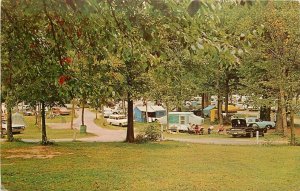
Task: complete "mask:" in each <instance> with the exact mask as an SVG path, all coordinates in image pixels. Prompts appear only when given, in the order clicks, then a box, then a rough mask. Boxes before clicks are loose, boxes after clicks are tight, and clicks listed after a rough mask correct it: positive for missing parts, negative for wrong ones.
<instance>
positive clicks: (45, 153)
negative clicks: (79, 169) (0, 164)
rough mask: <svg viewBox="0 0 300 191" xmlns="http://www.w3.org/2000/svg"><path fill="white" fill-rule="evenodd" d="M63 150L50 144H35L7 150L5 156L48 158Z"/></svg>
mask: <svg viewBox="0 0 300 191" xmlns="http://www.w3.org/2000/svg"><path fill="white" fill-rule="evenodd" d="M61 154H62V153H61V152H58V151H54V149H53V148H52V147H49V146H35V147H31V148H22V149H20V148H18V149H12V150H9V151H6V152H5V155H8V156H5V158H24V159H30V158H39V159H48V158H53V157H55V156H59V155H61Z"/></svg>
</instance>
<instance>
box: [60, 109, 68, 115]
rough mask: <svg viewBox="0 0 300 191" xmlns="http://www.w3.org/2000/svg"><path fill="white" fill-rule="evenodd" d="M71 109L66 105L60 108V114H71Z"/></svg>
mask: <svg viewBox="0 0 300 191" xmlns="http://www.w3.org/2000/svg"><path fill="white" fill-rule="evenodd" d="M70 113H71V111H70V110H68V109H67V108H66V107H61V108H59V114H60V115H70Z"/></svg>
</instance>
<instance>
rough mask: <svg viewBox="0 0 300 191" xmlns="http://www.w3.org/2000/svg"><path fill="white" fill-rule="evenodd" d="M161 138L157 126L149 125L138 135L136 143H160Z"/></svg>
mask: <svg viewBox="0 0 300 191" xmlns="http://www.w3.org/2000/svg"><path fill="white" fill-rule="evenodd" d="M160 137H161V132H160V129H159V127H158V126H157V125H148V126H147V127H146V128H145V130H144V132H142V133H140V134H138V135H137V136H136V138H135V142H136V143H139V144H141V143H147V142H149V141H158V140H159V139H160Z"/></svg>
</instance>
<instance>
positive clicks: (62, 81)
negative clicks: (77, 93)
mask: <svg viewBox="0 0 300 191" xmlns="http://www.w3.org/2000/svg"><path fill="white" fill-rule="evenodd" d="M65 80H66V76H64V75H61V76H60V77H59V78H58V83H59V84H60V85H63V84H64V83H65Z"/></svg>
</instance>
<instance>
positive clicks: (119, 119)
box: [107, 115, 127, 127]
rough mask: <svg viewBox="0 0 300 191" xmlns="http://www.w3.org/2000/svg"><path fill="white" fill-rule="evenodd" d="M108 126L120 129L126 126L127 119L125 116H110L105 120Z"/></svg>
mask: <svg viewBox="0 0 300 191" xmlns="http://www.w3.org/2000/svg"><path fill="white" fill-rule="evenodd" d="M107 122H108V124H110V125H118V126H120V127H123V126H127V117H126V116H125V115H110V116H109V118H108V119H107Z"/></svg>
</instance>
